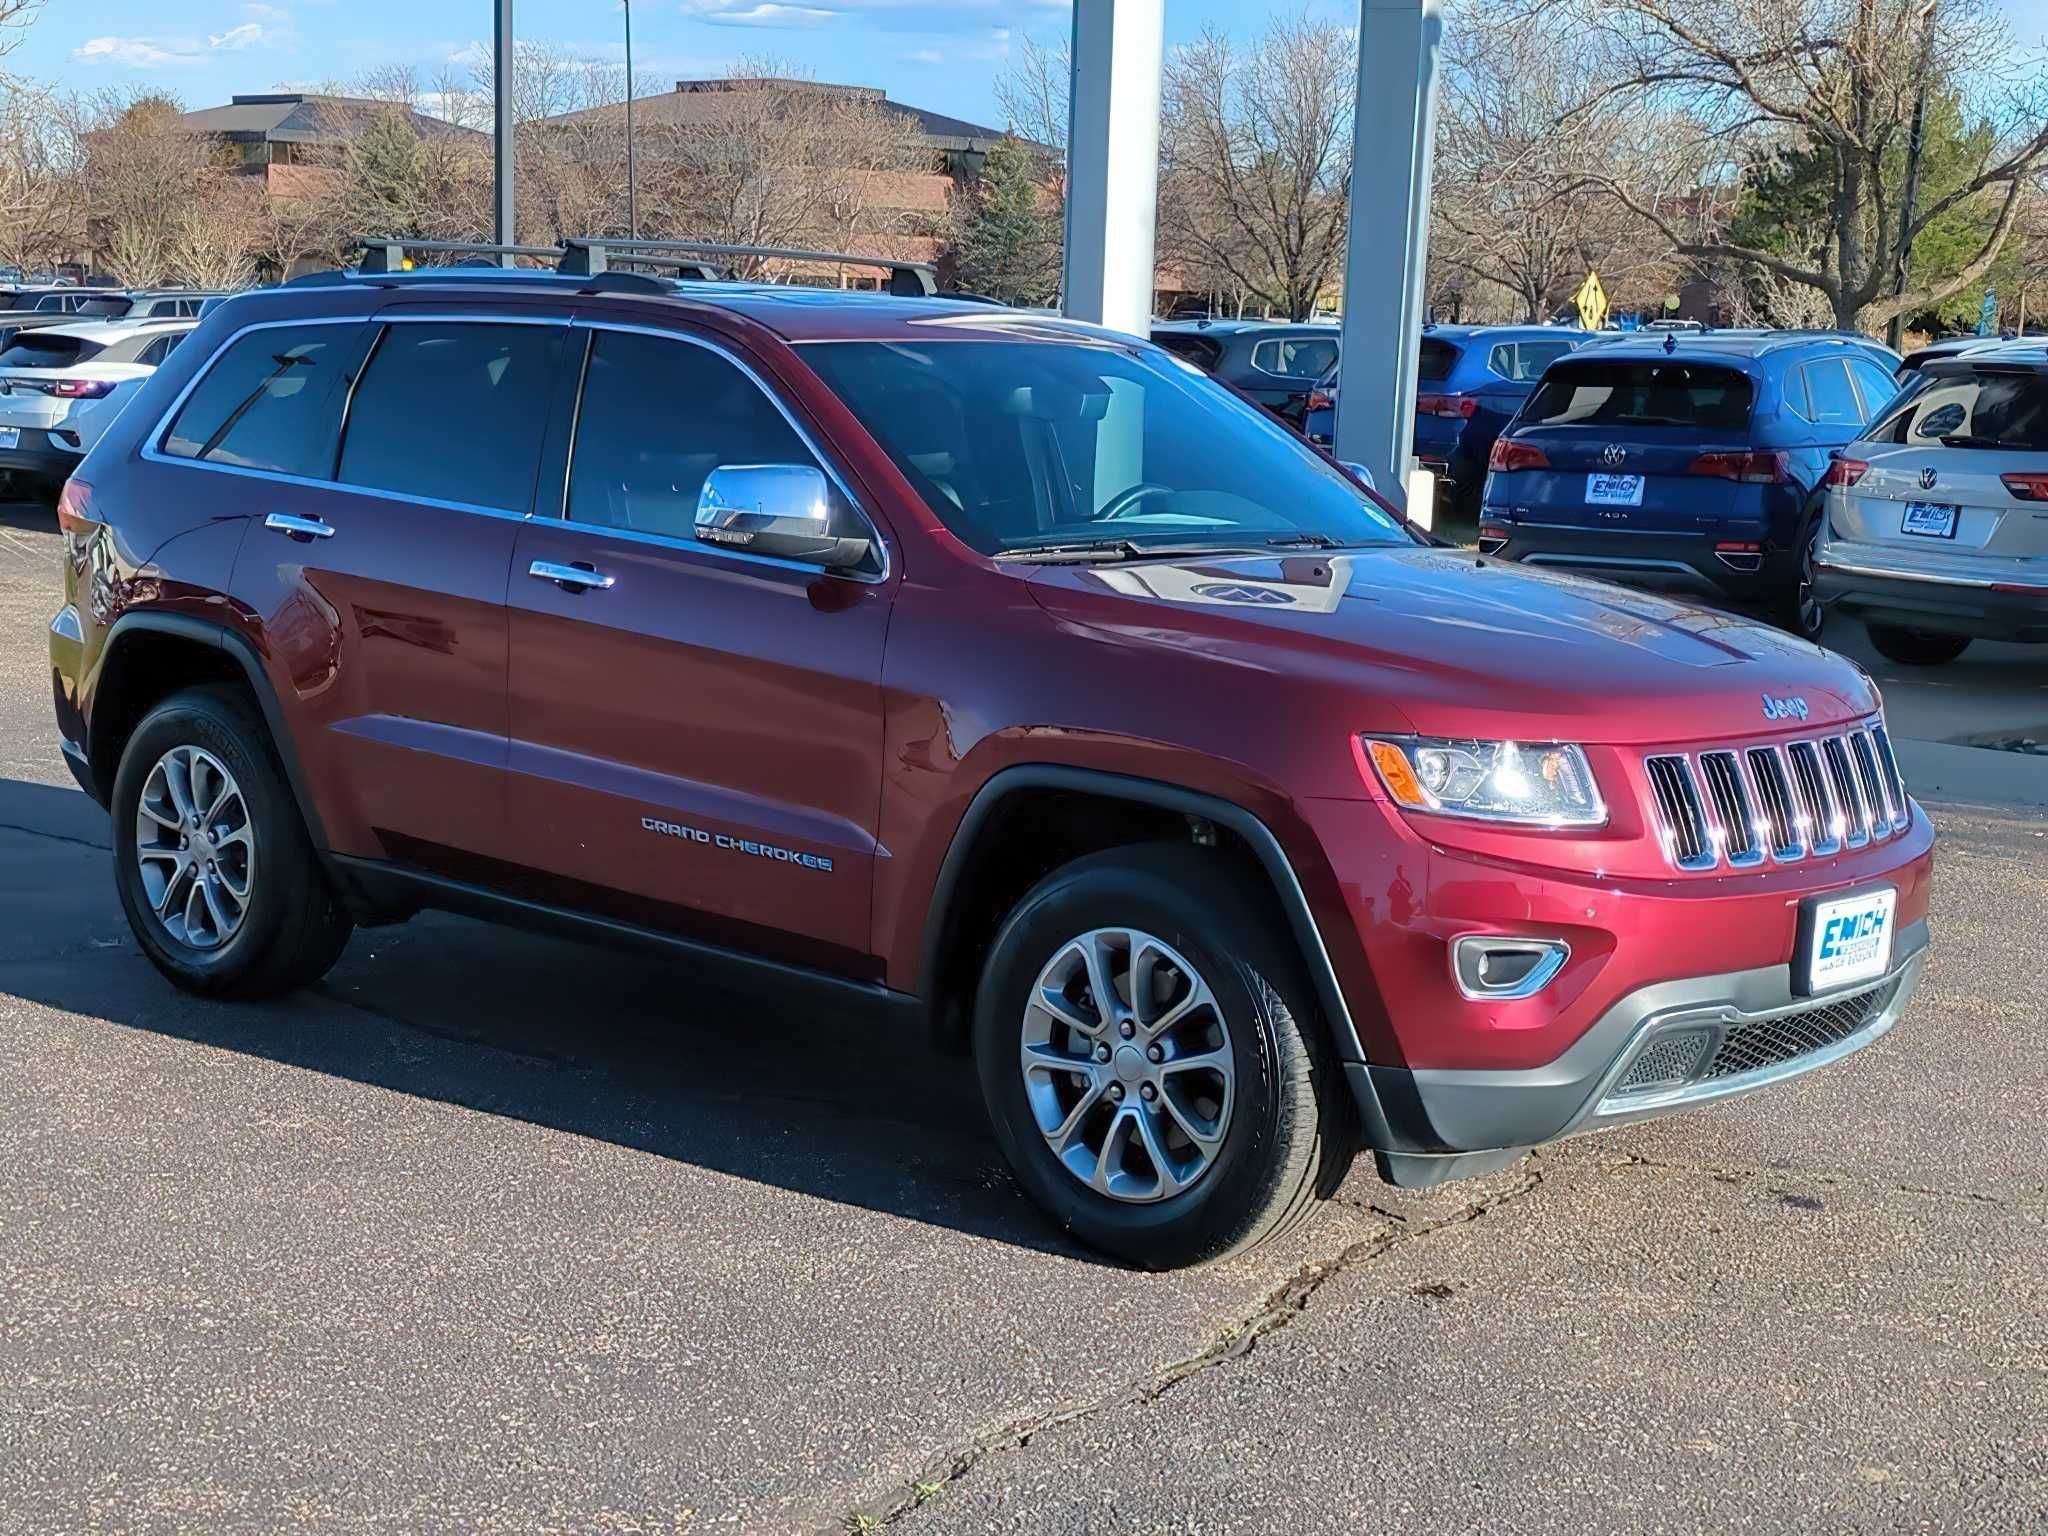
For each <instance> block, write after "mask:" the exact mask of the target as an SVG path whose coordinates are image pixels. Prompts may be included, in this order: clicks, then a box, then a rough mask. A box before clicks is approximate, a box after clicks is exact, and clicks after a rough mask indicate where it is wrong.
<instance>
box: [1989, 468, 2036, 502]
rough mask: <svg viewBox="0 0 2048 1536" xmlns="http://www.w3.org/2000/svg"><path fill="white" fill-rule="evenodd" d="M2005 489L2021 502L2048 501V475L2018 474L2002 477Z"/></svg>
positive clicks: (2000, 477)
mask: <svg viewBox="0 0 2048 1536" xmlns="http://www.w3.org/2000/svg"><path fill="white" fill-rule="evenodd" d="M1998 478H1999V479H2001V480H2003V481H2004V482H2005V488H2006V489H2007V490H2008V491H2011V492H2012V493H2013V495H2015V496H2017V497H2019V499H2020V500H2021V501H2048V475H2037V474H2030V473H2016V474H2010V475H2000V476H1999V477H1998Z"/></svg>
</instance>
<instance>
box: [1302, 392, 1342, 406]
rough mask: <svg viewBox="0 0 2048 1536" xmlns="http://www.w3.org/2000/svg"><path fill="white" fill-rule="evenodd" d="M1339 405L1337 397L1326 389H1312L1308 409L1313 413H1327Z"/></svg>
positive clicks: (1309, 394)
mask: <svg viewBox="0 0 2048 1536" xmlns="http://www.w3.org/2000/svg"><path fill="white" fill-rule="evenodd" d="M1336 404H1337V397H1336V396H1335V395H1333V394H1331V393H1330V392H1329V391H1328V390H1326V389H1312V390H1310V391H1309V393H1308V408H1309V409H1310V410H1312V411H1327V410H1330V409H1332V408H1333V407H1334V406H1335V405H1336Z"/></svg>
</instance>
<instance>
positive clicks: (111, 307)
mask: <svg viewBox="0 0 2048 1536" xmlns="http://www.w3.org/2000/svg"><path fill="white" fill-rule="evenodd" d="M134 307H135V304H134V301H133V300H130V299H80V300H79V301H78V311H77V312H78V313H79V314H81V315H105V316H107V317H108V318H110V319H111V318H117V317H119V316H121V315H125V314H127V313H128V311H129V310H131V309H133V308H134Z"/></svg>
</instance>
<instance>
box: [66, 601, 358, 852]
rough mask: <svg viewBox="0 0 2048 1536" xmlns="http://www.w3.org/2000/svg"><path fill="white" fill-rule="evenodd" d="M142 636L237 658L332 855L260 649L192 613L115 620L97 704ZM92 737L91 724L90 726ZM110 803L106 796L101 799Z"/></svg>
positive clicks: (98, 673)
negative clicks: (127, 648)
mask: <svg viewBox="0 0 2048 1536" xmlns="http://www.w3.org/2000/svg"><path fill="white" fill-rule="evenodd" d="M138 633H148V634H159V635H175V636H177V637H178V638H180V639H183V640H191V641H196V642H197V643H198V644H200V645H207V646H212V647H213V648H214V649H215V650H218V651H222V652H225V653H226V654H227V655H228V656H230V657H232V658H233V659H234V661H235V663H236V664H237V665H238V666H240V668H241V669H242V673H243V675H244V676H245V677H246V678H247V679H248V682H249V691H250V692H251V693H252V694H254V695H255V697H256V704H257V707H258V708H260V709H261V710H262V711H263V723H264V725H265V726H266V727H268V729H269V731H270V744H271V746H272V748H273V749H274V750H275V751H276V753H277V758H278V761H279V762H280V763H282V764H283V765H284V776H285V782H286V783H288V784H290V785H291V787H292V799H293V800H295V801H297V802H298V807H299V814H300V815H301V816H303V817H304V818H305V821H306V833H307V835H308V836H309V837H311V838H312V840H313V847H314V848H315V849H316V850H318V851H319V853H320V854H321V855H322V856H323V857H324V856H326V855H327V853H328V843H327V829H326V827H325V826H324V825H323V824H322V822H321V820H320V811H319V808H318V807H316V806H315V805H314V804H313V798H312V796H311V795H309V794H307V793H306V778H305V774H304V772H303V771H302V770H301V769H300V767H299V753H298V747H297V745H296V744H295V743H294V742H293V740H292V734H291V731H290V729H289V728H288V726H287V724H286V722H285V718H284V712H283V710H281V709H280V708H279V707H278V702H277V692H276V690H275V689H273V688H272V687H271V685H270V674H269V673H268V672H266V671H265V670H264V668H263V660H262V658H261V657H260V656H258V655H257V654H256V647H255V646H253V645H251V644H250V643H249V642H248V641H247V640H246V639H244V638H243V637H242V636H240V635H238V634H236V633H235V632H234V631H233V630H230V629H227V628H225V627H223V626H222V625H219V624H213V623H209V622H208V621H206V620H205V619H198V618H194V617H193V616H192V615H190V614H187V613H154V612H151V611H149V610H147V609H144V610H141V611H138V612H132V613H124V614H122V615H121V617H120V618H118V619H116V620H115V621H114V625H113V628H112V629H110V630H108V631H107V643H106V646H105V648H104V649H103V650H102V651H101V653H100V661H99V665H98V666H97V667H95V668H94V673H93V697H94V698H95V700H97V698H98V695H99V690H100V686H101V685H102V684H103V683H104V682H105V680H106V673H107V668H108V667H109V666H110V665H113V664H114V663H115V662H116V661H117V660H118V659H119V657H120V655H121V651H122V647H123V645H124V644H133V643H134V642H133V639H132V637H133V636H134V635H136V634H138ZM87 729H88V733H89V732H90V724H88V727H87ZM95 798H99V799H101V801H102V803H104V796H96V797H95Z"/></svg>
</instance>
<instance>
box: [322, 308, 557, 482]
mask: <svg viewBox="0 0 2048 1536" xmlns="http://www.w3.org/2000/svg"><path fill="white" fill-rule="evenodd" d="M561 336H562V328H561V327H559V326H553V325H488V324H468V323H464V322H459V321H458V322H450V323H446V324H442V323H431V322H429V323H421V324H410V323H407V324H399V325H392V326H389V327H387V328H386V330H385V332H384V335H383V338H382V339H381V340H380V341H379V342H378V344H377V346H376V348H375V350H374V351H372V352H371V354H370V361H369V363H368V365H367V366H366V367H365V368H364V370H363V377H362V382H361V383H360V384H358V385H357V386H356V393H355V401H354V403H353V404H352V405H351V406H350V407H349V413H348V425H347V428H346V430H345V431H344V433H343V436H342V444H341V471H340V478H341V479H342V480H345V481H347V482H348V483H349V484H350V485H359V486H363V487H366V488H368V489H370V490H378V491H392V492H396V493H397V494H398V495H401V496H416V497H420V498H422V499H426V500H433V501H452V502H460V503H462V504H464V505H468V506H478V507H493V508H496V509H498V510H499V511H503V512H525V511H527V510H528V509H529V508H530V507H531V506H532V504H533V481H534V476H535V474H536V472H537V471H538V470H539V467H540V440H541V432H542V429H543V428H544V427H545V425H546V422H547V412H548V394H549V385H550V383H551V381H552V379H553V377H554V374H553V364H554V360H555V356H556V352H557V349H558V347H559V346H560V343H561Z"/></svg>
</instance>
